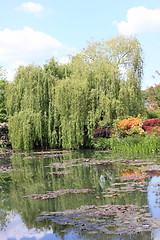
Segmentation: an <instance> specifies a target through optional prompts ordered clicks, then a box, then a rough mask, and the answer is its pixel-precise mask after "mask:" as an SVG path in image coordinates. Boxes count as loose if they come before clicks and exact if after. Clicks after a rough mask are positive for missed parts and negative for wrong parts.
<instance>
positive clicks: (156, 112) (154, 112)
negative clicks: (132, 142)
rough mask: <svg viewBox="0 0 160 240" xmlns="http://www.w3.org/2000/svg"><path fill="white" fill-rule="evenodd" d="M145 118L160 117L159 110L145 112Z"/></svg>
mask: <svg viewBox="0 0 160 240" xmlns="http://www.w3.org/2000/svg"><path fill="white" fill-rule="evenodd" d="M147 118H149V119H151V118H160V111H152V112H147Z"/></svg>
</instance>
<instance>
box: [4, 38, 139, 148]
mask: <svg viewBox="0 0 160 240" xmlns="http://www.w3.org/2000/svg"><path fill="white" fill-rule="evenodd" d="M141 51H142V50H141V47H140V44H139V42H138V41H137V39H135V38H127V39H126V38H124V37H121V36H120V37H118V38H114V39H112V40H111V41H102V42H98V43H97V42H96V43H90V44H89V45H88V47H87V48H86V49H84V50H82V51H81V52H80V53H79V54H77V55H76V56H74V57H73V58H72V61H71V63H70V64H68V65H59V64H58V63H57V62H55V61H54V59H51V60H50V61H49V63H48V64H46V65H44V67H43V68H42V67H40V66H34V65H30V66H27V67H20V68H19V69H18V71H17V74H16V77H15V80H14V82H13V83H11V84H9V87H8V92H7V109H8V115H9V126H10V127H9V130H10V136H11V141H12V144H13V147H15V148H22V149H32V148H35V147H36V146H38V147H42V148H44V147H63V148H79V147H89V146H91V142H92V133H93V130H94V129H95V128H96V127H98V126H107V125H111V124H112V122H113V120H114V119H115V118H117V117H121V116H126V115H133V116H134V115H137V114H138V113H141V111H142V102H141V77H142V73H143V68H142V66H143V64H142V63H143V61H142V57H141ZM122 69H123V73H122Z"/></svg>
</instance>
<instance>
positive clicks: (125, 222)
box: [0, 150, 160, 240]
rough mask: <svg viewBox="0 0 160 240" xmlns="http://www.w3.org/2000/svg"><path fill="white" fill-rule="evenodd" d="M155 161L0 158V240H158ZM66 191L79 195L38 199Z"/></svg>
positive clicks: (104, 156) (159, 193)
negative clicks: (79, 191) (74, 191)
mask: <svg viewBox="0 0 160 240" xmlns="http://www.w3.org/2000/svg"><path fill="white" fill-rule="evenodd" d="M159 160H160V156H158V155H157V156H133V154H130V155H127V154H121V155H120V154H117V155H115V154H111V153H108V152H100V151H91V150H90V151H87V150H85V151H56V150H54V151H53V150H52V151H46V152H35V153H30V154H29V153H14V154H12V156H11V158H8V159H6V160H3V159H1V162H0V165H1V168H0V198H1V201H0V204H1V205H0V239H1V240H50V239H52V240H53V239H55V240H59V239H65V240H66V239H71V240H72V239H77V240H78V239H83V240H84V239H102V240H103V239H111V240H120V239H124V240H128V239H134V240H138V239H145V240H151V239H153V240H157V239H160V226H159V225H158V222H159V217H160V165H159ZM66 189H67V190H75V189H76V190H82V192H81V193H72V192H70V193H66V194H63V195H60V196H58V197H55V198H48V199H43V196H46V194H48V193H49V192H55V191H58V190H66ZM84 189H85V190H86V189H88V190H93V192H92V191H90V192H83V190H84ZM33 194H37V195H36V196H37V198H38V197H39V198H41V199H32V198H31V197H30V196H32V195H33ZM38 194H39V195H38ZM42 194H44V195H42ZM99 206H101V207H99ZM113 207H114V210H113ZM68 210H72V211H68ZM107 211H108V212H107ZM113 211H115V215H113ZM53 212H54V213H53ZM57 212H59V213H57ZM105 213H106V214H105ZM153 222H154V224H153Z"/></svg>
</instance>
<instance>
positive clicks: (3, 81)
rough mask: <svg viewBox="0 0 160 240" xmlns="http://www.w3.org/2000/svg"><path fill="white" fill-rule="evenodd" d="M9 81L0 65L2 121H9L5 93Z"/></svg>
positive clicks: (0, 113) (0, 121)
mask: <svg viewBox="0 0 160 240" xmlns="http://www.w3.org/2000/svg"><path fill="white" fill-rule="evenodd" d="M7 85H8V81H7V80H6V75H5V70H4V69H3V68H2V67H0V123H3V122H6V121H7V113H6V102H5V94H6V87H7Z"/></svg>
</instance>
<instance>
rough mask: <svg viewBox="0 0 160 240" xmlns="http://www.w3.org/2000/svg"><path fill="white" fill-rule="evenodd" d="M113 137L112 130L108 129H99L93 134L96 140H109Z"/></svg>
mask: <svg viewBox="0 0 160 240" xmlns="http://www.w3.org/2000/svg"><path fill="white" fill-rule="evenodd" d="M110 135H111V130H110V129H107V128H97V129H95V130H94V132H93V137H94V138H98V137H101V138H108V137H110Z"/></svg>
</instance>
